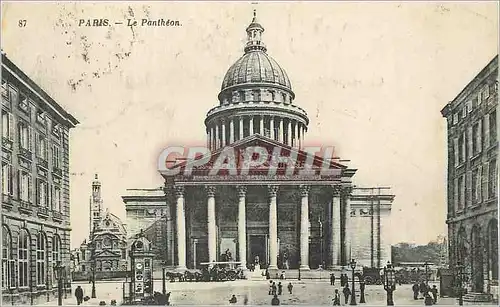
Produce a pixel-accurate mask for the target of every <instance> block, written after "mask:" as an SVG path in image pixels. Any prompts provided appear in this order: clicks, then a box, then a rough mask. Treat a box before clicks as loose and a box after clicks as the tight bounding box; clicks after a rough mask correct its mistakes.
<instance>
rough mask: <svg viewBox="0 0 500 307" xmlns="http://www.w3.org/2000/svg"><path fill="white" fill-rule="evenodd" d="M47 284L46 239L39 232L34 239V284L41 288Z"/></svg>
mask: <svg viewBox="0 0 500 307" xmlns="http://www.w3.org/2000/svg"><path fill="white" fill-rule="evenodd" d="M46 283H47V238H46V237H45V234H44V233H43V232H39V233H38V236H37V238H36V284H37V285H38V286H43V285H45V284H46Z"/></svg>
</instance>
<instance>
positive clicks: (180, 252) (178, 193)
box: [175, 186, 186, 269]
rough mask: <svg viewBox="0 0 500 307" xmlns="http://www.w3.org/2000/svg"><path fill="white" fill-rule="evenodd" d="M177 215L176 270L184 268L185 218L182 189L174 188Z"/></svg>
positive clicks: (180, 187) (181, 187) (179, 187)
mask: <svg viewBox="0 0 500 307" xmlns="http://www.w3.org/2000/svg"><path fill="white" fill-rule="evenodd" d="M175 197H176V204H177V206H176V213H177V268H179V269H185V268H186V218H185V215H184V187H183V186H176V187H175Z"/></svg>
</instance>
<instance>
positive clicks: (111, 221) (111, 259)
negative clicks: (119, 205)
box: [72, 174, 128, 277]
mask: <svg viewBox="0 0 500 307" xmlns="http://www.w3.org/2000/svg"><path fill="white" fill-rule="evenodd" d="M101 189H102V185H101V182H100V181H99V177H98V175H97V174H96V175H95V178H94V181H93V182H92V195H91V197H90V200H89V206H90V214H89V229H90V234H89V240H88V241H87V240H85V241H83V242H82V244H81V245H80V247H79V248H77V249H74V250H73V251H72V262H73V268H74V271H73V272H81V273H82V274H83V275H86V276H89V277H90V274H91V273H92V270H95V272H116V271H127V269H128V268H127V263H128V262H127V261H128V260H127V230H126V227H125V224H123V222H122V221H121V220H120V218H118V217H117V216H116V215H114V214H112V213H110V212H109V210H108V209H104V208H103V200H102V194H101V193H102V190H101ZM101 275H102V274H99V275H98V276H101ZM79 276H81V274H80V275H79ZM102 276H106V275H102Z"/></svg>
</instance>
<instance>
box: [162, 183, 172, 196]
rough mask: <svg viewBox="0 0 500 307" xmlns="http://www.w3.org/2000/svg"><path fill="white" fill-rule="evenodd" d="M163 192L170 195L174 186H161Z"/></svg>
mask: <svg viewBox="0 0 500 307" xmlns="http://www.w3.org/2000/svg"><path fill="white" fill-rule="evenodd" d="M163 193H164V194H165V196H166V197H170V196H172V195H173V194H174V187H173V186H171V185H165V186H163Z"/></svg>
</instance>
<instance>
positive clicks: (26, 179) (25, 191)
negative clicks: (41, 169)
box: [18, 170, 31, 202]
mask: <svg viewBox="0 0 500 307" xmlns="http://www.w3.org/2000/svg"><path fill="white" fill-rule="evenodd" d="M18 187H19V198H20V199H21V200H23V201H26V202H30V201H31V193H30V191H31V175H30V174H29V173H27V172H25V171H21V170H20V171H19V186H18Z"/></svg>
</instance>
